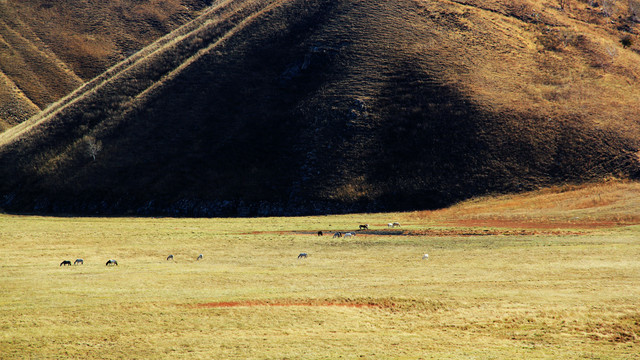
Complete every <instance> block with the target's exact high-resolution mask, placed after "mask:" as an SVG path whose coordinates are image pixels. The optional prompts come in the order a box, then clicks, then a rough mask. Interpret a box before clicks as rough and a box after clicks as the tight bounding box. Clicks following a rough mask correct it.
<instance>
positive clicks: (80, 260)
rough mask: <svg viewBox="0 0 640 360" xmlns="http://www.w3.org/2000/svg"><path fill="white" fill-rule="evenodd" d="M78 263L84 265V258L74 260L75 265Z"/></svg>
mask: <svg viewBox="0 0 640 360" xmlns="http://www.w3.org/2000/svg"><path fill="white" fill-rule="evenodd" d="M78 264H80V265H84V260H82V259H76V261H74V262H73V265H78Z"/></svg>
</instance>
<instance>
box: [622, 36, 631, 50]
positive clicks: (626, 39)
mask: <svg viewBox="0 0 640 360" xmlns="http://www.w3.org/2000/svg"><path fill="white" fill-rule="evenodd" d="M620 44H622V47H623V48H625V49H626V48H628V47H630V46H631V45H633V40H632V39H631V36H630V35H625V36H623V37H622V39H620Z"/></svg>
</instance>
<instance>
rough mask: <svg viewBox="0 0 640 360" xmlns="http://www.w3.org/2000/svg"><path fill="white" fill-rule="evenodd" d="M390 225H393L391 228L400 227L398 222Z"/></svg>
mask: <svg viewBox="0 0 640 360" xmlns="http://www.w3.org/2000/svg"><path fill="white" fill-rule="evenodd" d="M392 225H393V227H400V223H399V222H394V223H393V224H392Z"/></svg>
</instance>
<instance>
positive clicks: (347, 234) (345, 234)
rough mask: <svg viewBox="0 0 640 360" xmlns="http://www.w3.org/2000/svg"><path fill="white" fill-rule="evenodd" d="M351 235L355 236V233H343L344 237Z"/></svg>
mask: <svg viewBox="0 0 640 360" xmlns="http://www.w3.org/2000/svg"><path fill="white" fill-rule="evenodd" d="M352 236H356V233H354V232H348V233H344V238H345V239H346V238H348V237H352Z"/></svg>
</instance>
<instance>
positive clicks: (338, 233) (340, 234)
mask: <svg viewBox="0 0 640 360" xmlns="http://www.w3.org/2000/svg"><path fill="white" fill-rule="evenodd" d="M333 237H334V238H340V237H342V233H341V232H340V231H338V232H337V233H335V234H333Z"/></svg>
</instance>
